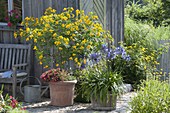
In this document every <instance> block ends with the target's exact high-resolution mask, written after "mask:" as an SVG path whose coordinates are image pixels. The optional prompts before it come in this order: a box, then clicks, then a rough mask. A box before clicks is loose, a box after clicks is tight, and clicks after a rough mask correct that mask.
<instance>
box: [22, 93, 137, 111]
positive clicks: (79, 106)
mask: <svg viewBox="0 0 170 113" xmlns="http://www.w3.org/2000/svg"><path fill="white" fill-rule="evenodd" d="M135 95H136V93H135V92H128V93H126V94H124V95H122V96H121V97H120V98H119V99H118V101H117V106H116V110H113V111H108V112H107V111H94V110H92V109H91V108H90V104H87V103H74V105H73V106H68V107H55V106H50V105H49V103H50V100H49V99H46V100H43V102H39V103H32V104H30V103H24V106H25V107H26V109H27V110H28V111H29V112H30V113H130V109H129V105H128V102H129V101H130V100H131V98H132V97H134V96H135Z"/></svg>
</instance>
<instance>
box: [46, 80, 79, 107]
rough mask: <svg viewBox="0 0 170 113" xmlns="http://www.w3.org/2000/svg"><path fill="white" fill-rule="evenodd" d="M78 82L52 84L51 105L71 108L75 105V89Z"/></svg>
mask: <svg viewBox="0 0 170 113" xmlns="http://www.w3.org/2000/svg"><path fill="white" fill-rule="evenodd" d="M76 83H77V81H76V80H75V81H59V82H50V83H49V85H50V99H51V103H50V104H51V105H54V106H70V105H73V99H74V88H75V84H76Z"/></svg>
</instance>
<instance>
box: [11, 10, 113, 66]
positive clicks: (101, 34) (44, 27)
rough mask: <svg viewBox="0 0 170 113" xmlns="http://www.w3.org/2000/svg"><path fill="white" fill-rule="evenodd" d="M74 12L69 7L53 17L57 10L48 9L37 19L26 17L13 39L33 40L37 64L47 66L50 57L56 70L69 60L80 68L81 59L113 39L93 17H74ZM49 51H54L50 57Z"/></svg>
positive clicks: (76, 13) (82, 60) (81, 15)
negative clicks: (52, 49) (18, 37)
mask: <svg viewBox="0 0 170 113" xmlns="http://www.w3.org/2000/svg"><path fill="white" fill-rule="evenodd" d="M73 12H74V9H73V8H72V7H69V8H64V9H63V12H62V13H60V14H56V10H55V9H52V8H51V7H49V8H47V9H46V11H45V13H44V15H43V16H41V17H40V18H33V17H26V18H25V19H24V21H23V22H22V25H24V26H25V29H20V30H19V32H16V33H14V36H15V37H17V36H20V37H22V38H23V39H25V40H26V41H29V40H33V42H34V44H35V46H34V48H33V49H34V50H35V51H36V56H37V57H38V59H39V61H40V64H43V63H44V64H45V65H48V64H49V63H48V62H51V57H53V59H54V60H55V61H54V62H56V66H63V65H64V64H65V63H67V61H69V60H71V61H74V62H75V63H76V64H77V65H78V66H80V65H81V64H82V63H86V60H84V59H85V57H88V55H89V54H90V53H91V52H92V51H98V50H100V47H101V45H102V44H103V43H105V41H106V40H112V39H113V38H112V37H111V35H110V34H109V33H108V32H106V31H105V30H103V28H102V25H101V24H100V23H99V22H98V17H97V16H96V15H94V13H92V12H90V13H89V14H88V15H85V14H84V11H83V10H78V9H77V10H76V11H75V14H74V13H73ZM51 48H54V50H55V51H53V52H52V53H51ZM46 62H47V63H46ZM46 67H47V66H46Z"/></svg>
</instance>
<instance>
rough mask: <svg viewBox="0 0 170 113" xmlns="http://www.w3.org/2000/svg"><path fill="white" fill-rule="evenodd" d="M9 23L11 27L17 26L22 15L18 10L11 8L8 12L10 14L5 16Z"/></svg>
mask: <svg viewBox="0 0 170 113" xmlns="http://www.w3.org/2000/svg"><path fill="white" fill-rule="evenodd" d="M5 20H6V21H7V23H8V24H7V25H8V26H9V27H12V26H16V25H17V24H18V23H19V22H20V21H21V16H20V14H19V12H18V11H17V10H11V11H9V12H8V16H7V17H5Z"/></svg>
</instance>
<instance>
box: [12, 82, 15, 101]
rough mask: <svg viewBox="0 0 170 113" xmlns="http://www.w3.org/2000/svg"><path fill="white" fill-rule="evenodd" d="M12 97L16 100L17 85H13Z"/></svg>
mask: <svg viewBox="0 0 170 113" xmlns="http://www.w3.org/2000/svg"><path fill="white" fill-rule="evenodd" d="M12 96H13V97H14V98H16V83H13V84H12Z"/></svg>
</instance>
